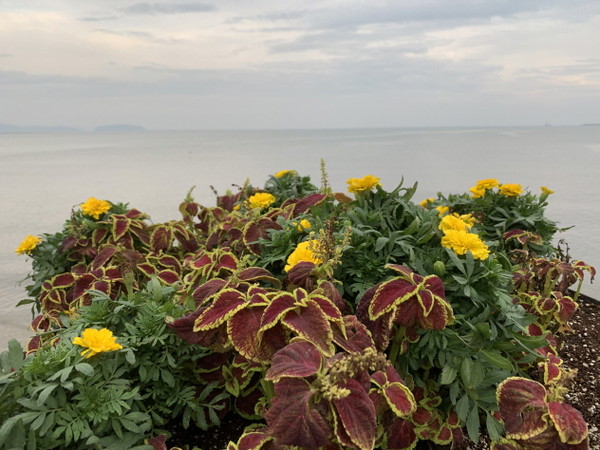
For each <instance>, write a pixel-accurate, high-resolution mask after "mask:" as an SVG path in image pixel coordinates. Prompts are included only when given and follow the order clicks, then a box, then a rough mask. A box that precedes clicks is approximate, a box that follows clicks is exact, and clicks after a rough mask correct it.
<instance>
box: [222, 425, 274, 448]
mask: <svg viewBox="0 0 600 450" xmlns="http://www.w3.org/2000/svg"><path fill="white" fill-rule="evenodd" d="M271 440H273V437H272V436H269V434H268V432H267V429H262V430H252V431H246V432H244V434H242V436H240V438H239V439H238V442H237V445H236V446H235V447H234V446H231V447H227V450H256V449H260V448H263V446H264V444H266V443H268V442H269V441H271ZM230 445H231V444H230ZM264 448H265V450H266V447H264Z"/></svg>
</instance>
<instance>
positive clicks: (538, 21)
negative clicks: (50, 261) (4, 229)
mask: <svg viewBox="0 0 600 450" xmlns="http://www.w3.org/2000/svg"><path fill="white" fill-rule="evenodd" d="M599 43H600V1H598V0H562V1H559V0H387V1H386V0H360V1H359V0H319V1H312V0H285V1H281V0H219V1H217V0H201V1H194V0H169V1H166V0H165V1H163V2H161V1H160V0H159V1H157V2H137V1H128V0H102V1H100V0H91V1H74V0H0V123H8V124H14V125H44V126H53V125H70V126H76V127H82V128H86V129H89V128H93V127H94V126H96V125H100V124H112V123H131V124H138V125H143V126H146V127H148V128H152V129H213V128H334V127H335V128H337V127H344V128H345V127H389V126H397V127H411V126H473V125H482V126H486V125H543V124H544V123H545V122H549V123H552V124H553V125H565V124H567V125H568V124H580V123H586V122H600V49H599V47H598V44H599Z"/></svg>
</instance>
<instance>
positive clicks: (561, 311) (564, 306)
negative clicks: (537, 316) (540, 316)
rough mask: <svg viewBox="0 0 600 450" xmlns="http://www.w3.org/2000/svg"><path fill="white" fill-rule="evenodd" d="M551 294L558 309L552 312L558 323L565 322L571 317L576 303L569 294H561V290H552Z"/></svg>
mask: <svg viewBox="0 0 600 450" xmlns="http://www.w3.org/2000/svg"><path fill="white" fill-rule="evenodd" d="M552 296H553V297H554V298H555V299H556V300H555V301H556V302H557V304H558V311H557V312H556V313H555V314H554V317H555V318H556V320H557V322H558V323H562V324H564V323H567V321H568V320H569V319H570V318H571V317H573V314H575V311H576V310H577V308H578V305H577V303H575V301H573V299H572V298H571V297H569V296H566V295H563V294H562V293H561V292H553V293H552Z"/></svg>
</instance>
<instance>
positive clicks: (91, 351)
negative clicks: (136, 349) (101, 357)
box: [73, 328, 123, 358]
mask: <svg viewBox="0 0 600 450" xmlns="http://www.w3.org/2000/svg"><path fill="white" fill-rule="evenodd" d="M73 344H75V345H79V346H80V347H85V348H87V350H84V351H82V352H81V356H85V357H86V358H91V357H92V356H94V355H97V354H98V353H103V352H112V351H115V350H120V349H122V348H123V346H122V345H121V344H117V342H116V338H115V336H113V334H112V331H110V330H109V329H108V328H102V329H101V330H97V329H95V328H86V329H85V330H83V333H81V337H79V336H77V337H76V338H73Z"/></svg>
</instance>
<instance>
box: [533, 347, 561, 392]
mask: <svg viewBox="0 0 600 450" xmlns="http://www.w3.org/2000/svg"><path fill="white" fill-rule="evenodd" d="M547 357H548V359H547V360H545V361H543V362H541V363H539V364H538V365H539V366H540V367H541V368H542V369H543V371H544V383H546V385H548V384H550V383H553V382H556V381H558V380H560V378H561V376H562V370H561V368H560V366H561V365H562V363H563V360H562V359H561V358H559V357H558V356H556V355H555V354H553V353H548V354H547Z"/></svg>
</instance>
